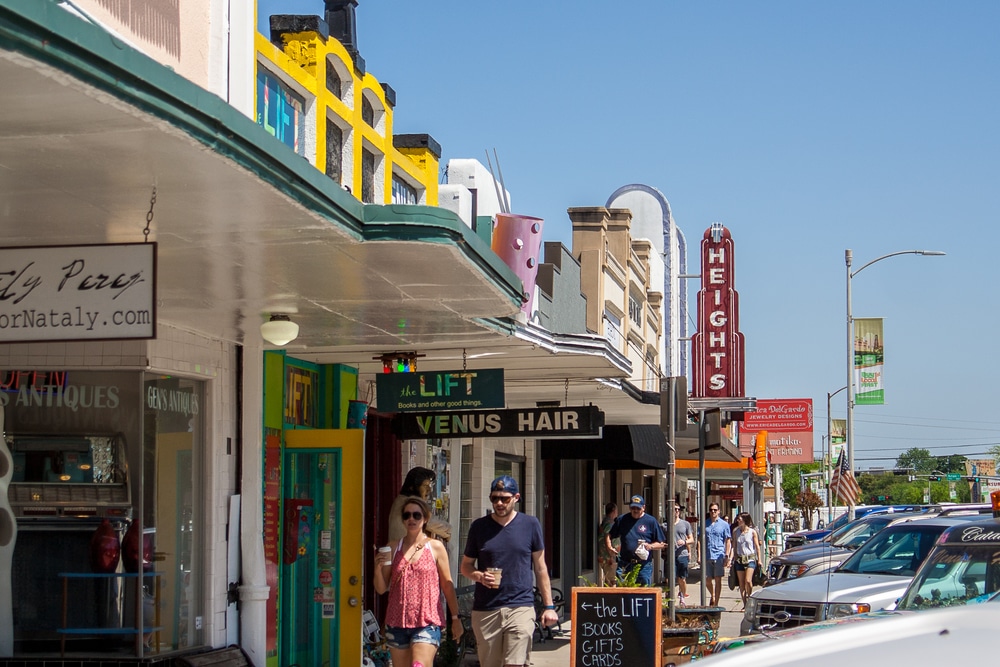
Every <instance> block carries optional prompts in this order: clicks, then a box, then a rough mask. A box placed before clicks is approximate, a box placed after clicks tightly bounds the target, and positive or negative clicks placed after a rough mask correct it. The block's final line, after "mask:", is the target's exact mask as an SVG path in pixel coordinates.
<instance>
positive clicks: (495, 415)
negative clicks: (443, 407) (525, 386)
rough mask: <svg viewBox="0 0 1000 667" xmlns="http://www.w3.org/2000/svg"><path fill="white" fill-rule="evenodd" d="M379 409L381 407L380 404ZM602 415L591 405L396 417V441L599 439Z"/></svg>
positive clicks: (602, 421)
mask: <svg viewBox="0 0 1000 667" xmlns="http://www.w3.org/2000/svg"><path fill="white" fill-rule="evenodd" d="M380 405H381V403H380ZM602 426H604V413H603V412H601V411H600V410H598V409H597V407H595V406H593V405H581V406H578V407H565V408H526V409H524V410H470V411H467V412H433V413H424V414H420V413H418V414H405V415H397V416H396V418H395V419H394V420H393V431H394V432H395V433H396V435H398V436H399V437H400V438H402V439H404V440H407V439H413V438H421V439H423V438H463V437H465V438H470V437H482V436H490V437H494V438H554V437H560V438H565V437H569V436H574V435H580V436H584V435H586V436H595V435H599V434H600V431H601V427H602Z"/></svg>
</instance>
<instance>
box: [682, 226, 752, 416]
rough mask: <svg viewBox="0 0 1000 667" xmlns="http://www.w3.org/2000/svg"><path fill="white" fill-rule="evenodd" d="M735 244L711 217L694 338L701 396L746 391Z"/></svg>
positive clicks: (696, 390) (695, 388)
mask: <svg viewBox="0 0 1000 667" xmlns="http://www.w3.org/2000/svg"><path fill="white" fill-rule="evenodd" d="M733 248H734V245H733V237H732V236H731V235H730V233H729V230H728V229H726V228H725V227H723V226H722V224H721V223H718V222H715V223H712V226H711V227H709V228H708V229H706V230H705V235H704V236H703V237H702V240H701V289H700V290H699V291H698V333H696V334H695V335H694V336H692V338H691V341H692V343H691V348H692V349H691V355H692V361H693V363H692V369H691V371H692V378H693V382H692V387H691V394H692V395H693V396H694V397H696V398H736V397H742V396H743V395H744V388H743V376H744V358H743V334H742V333H740V330H739V329H740V327H739V324H740V296H739V294H737V292H736V290H735V289H734V288H733V284H734V280H733V273H734V260H735V253H734V251H733Z"/></svg>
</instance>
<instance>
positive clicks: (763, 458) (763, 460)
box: [753, 431, 767, 477]
mask: <svg viewBox="0 0 1000 667" xmlns="http://www.w3.org/2000/svg"><path fill="white" fill-rule="evenodd" d="M753 474H755V475H757V476H758V477H767V431H757V438H756V441H755V442H754V448H753Z"/></svg>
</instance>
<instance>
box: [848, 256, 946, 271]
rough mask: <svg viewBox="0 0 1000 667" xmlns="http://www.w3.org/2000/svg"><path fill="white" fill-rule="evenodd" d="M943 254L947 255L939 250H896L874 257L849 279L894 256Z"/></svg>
mask: <svg viewBox="0 0 1000 667" xmlns="http://www.w3.org/2000/svg"><path fill="white" fill-rule="evenodd" d="M945 254H947V253H944V252H942V251H940V250H897V251H896V252H890V253H889V254H888V255H882V256H881V257H876V258H875V259H873V260H872V261H870V262H868V263H867V264H865V265H864V266H862V267H861V268H859V269H858V270H857V271H853V272H852V273H851V277H852V278H853V277H854V276H856V275H858V274H859V273H861V272H862V271H864V270H865V269H867V268H868V267H869V266H871V265H872V264H874V263H875V262H881V261H882V260H883V259H889V258H890V257H895V256H896V255H929V256H941V255H945Z"/></svg>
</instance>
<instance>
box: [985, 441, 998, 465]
mask: <svg viewBox="0 0 1000 667" xmlns="http://www.w3.org/2000/svg"><path fill="white" fill-rule="evenodd" d="M986 453H987V454H989V456H990V458H991V459H993V460H994V461H1000V445H993V446H992V447H990V448H989V449H987V450H986Z"/></svg>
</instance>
